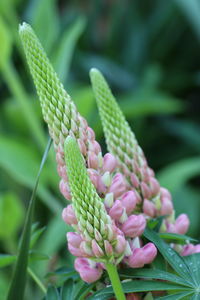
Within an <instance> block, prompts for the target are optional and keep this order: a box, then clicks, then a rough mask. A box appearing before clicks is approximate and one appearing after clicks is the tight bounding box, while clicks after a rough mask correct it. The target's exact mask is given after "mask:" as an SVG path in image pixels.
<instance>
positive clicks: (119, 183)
mask: <svg viewBox="0 0 200 300" xmlns="http://www.w3.org/2000/svg"><path fill="white" fill-rule="evenodd" d="M125 191H126V182H125V179H124V177H123V176H122V174H121V173H117V174H115V176H114V177H113V181H112V184H111V186H110V188H109V192H110V193H112V192H113V194H114V197H115V198H118V197H120V196H121V195H122V194H123V193H124V192H125Z"/></svg>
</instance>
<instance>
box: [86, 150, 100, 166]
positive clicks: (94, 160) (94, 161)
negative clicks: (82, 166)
mask: <svg viewBox="0 0 200 300" xmlns="http://www.w3.org/2000/svg"><path fill="white" fill-rule="evenodd" d="M88 167H89V168H92V169H98V157H97V155H96V154H95V153H94V152H91V151H89V152H88Z"/></svg>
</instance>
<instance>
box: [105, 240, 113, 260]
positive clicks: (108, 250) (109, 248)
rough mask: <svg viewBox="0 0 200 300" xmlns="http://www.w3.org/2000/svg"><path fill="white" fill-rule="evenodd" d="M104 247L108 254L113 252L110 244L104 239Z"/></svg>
mask: <svg viewBox="0 0 200 300" xmlns="http://www.w3.org/2000/svg"><path fill="white" fill-rule="evenodd" d="M104 247H105V251H106V254H107V255H108V256H109V255H112V254H113V247H112V245H111V244H110V243H109V242H108V241H106V240H105V241H104Z"/></svg>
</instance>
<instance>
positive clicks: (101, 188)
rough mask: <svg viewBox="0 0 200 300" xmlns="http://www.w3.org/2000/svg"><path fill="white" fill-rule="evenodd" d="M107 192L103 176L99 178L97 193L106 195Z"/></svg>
mask: <svg viewBox="0 0 200 300" xmlns="http://www.w3.org/2000/svg"><path fill="white" fill-rule="evenodd" d="M106 191H107V187H106V186H105V184H104V183H103V180H102V178H101V176H98V183H97V192H98V193H99V194H105V193H106Z"/></svg>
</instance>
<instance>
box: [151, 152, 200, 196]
mask: <svg viewBox="0 0 200 300" xmlns="http://www.w3.org/2000/svg"><path fill="white" fill-rule="evenodd" d="M199 174H200V157H192V158H185V159H182V160H180V161H178V162H174V163H172V164H171V165H168V166H167V167H165V168H164V169H162V170H161V171H160V172H159V173H158V174H157V177H158V180H159V182H160V184H161V186H162V185H163V186H165V187H166V188H168V189H169V190H170V191H172V192H173V191H175V190H176V189H178V188H179V187H180V186H183V185H184V184H185V183H186V182H187V181H188V180H189V179H191V178H193V177H195V176H197V175H199Z"/></svg>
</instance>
